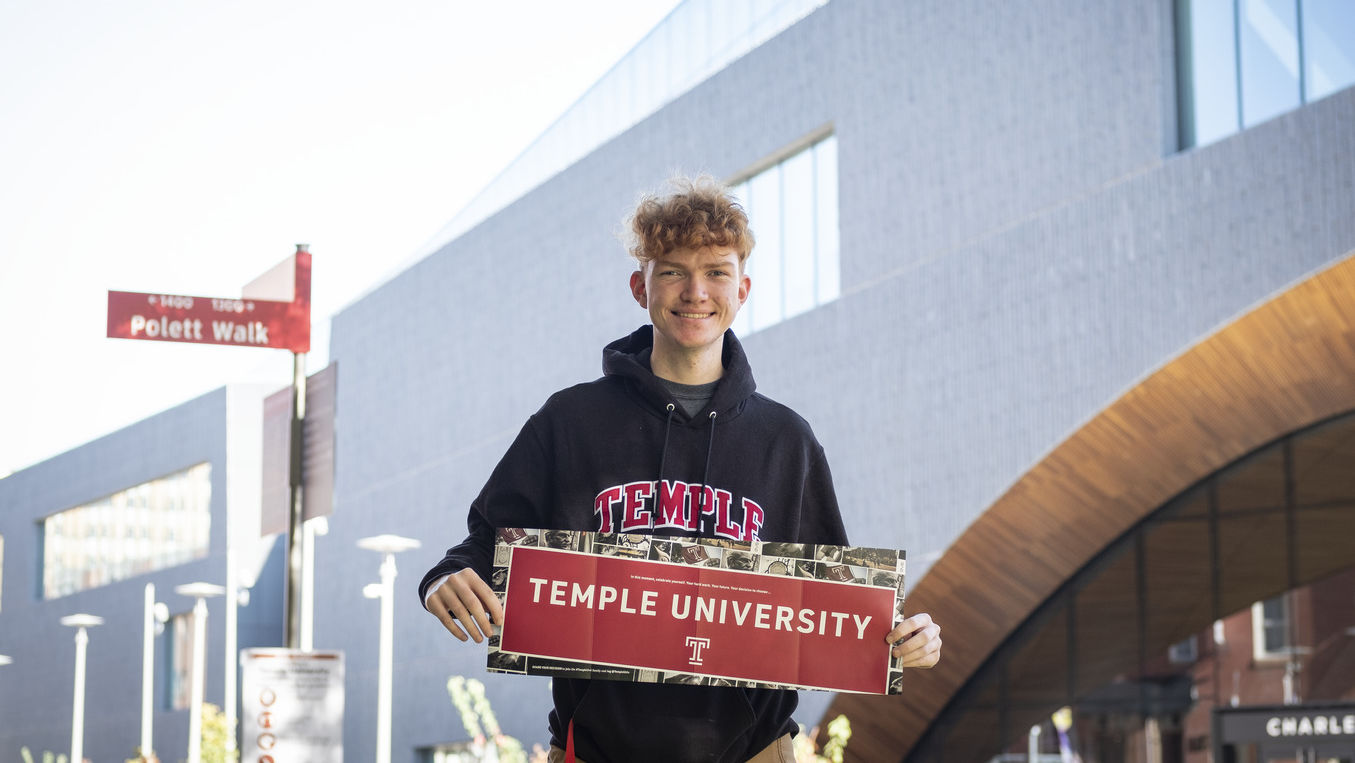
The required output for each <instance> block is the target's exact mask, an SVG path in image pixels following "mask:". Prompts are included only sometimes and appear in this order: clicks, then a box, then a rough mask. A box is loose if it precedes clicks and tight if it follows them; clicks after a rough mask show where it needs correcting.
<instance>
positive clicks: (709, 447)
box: [701, 411, 715, 514]
mask: <svg viewBox="0 0 1355 763" xmlns="http://www.w3.org/2000/svg"><path fill="white" fill-rule="evenodd" d="M713 450H715V411H711V412H710V439H709V440H707V441H706V468H705V470H703V471H702V472H701V513H702V514H705V513H706V484H707V483H708V482H709V480H710V454H711V451H713Z"/></svg>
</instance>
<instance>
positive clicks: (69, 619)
mask: <svg viewBox="0 0 1355 763" xmlns="http://www.w3.org/2000/svg"><path fill="white" fill-rule="evenodd" d="M103 623H104V619H103V618H102V617H95V616H94V615H84V614H81V615H67V616H65V617H63V618H61V624H62V625H65V626H68V627H71V628H77V629H78V630H76V632H75V696H74V697H73V698H72V699H71V763H81V762H82V761H83V760H84V759H85V647H86V646H88V645H89V634H88V633H86V632H85V629H86V628H93V627H94V626H96V625H103Z"/></svg>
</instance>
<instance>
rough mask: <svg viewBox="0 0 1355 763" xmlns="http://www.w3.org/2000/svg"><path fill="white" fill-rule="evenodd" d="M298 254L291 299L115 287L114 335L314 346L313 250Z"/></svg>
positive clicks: (111, 303)
mask: <svg viewBox="0 0 1355 763" xmlns="http://www.w3.org/2000/svg"><path fill="white" fill-rule="evenodd" d="M293 256H294V257H295V258H296V276H295V277H296V281H295V283H296V286H295V292H296V294H295V296H294V297H293V299H292V301H291V302H275V301H271V300H262V299H241V298H234V297H226V298H221V297H189V296H184V295H180V294H148V293H142V292H132V291H109V292H108V336H110V337H113V338H115V339H148V340H151V341H157V342H188V343H191V344H225V345H234V346H236V347H273V348H278V349H284V350H291V351H292V352H297V353H302V352H308V351H309V350H310V345H311V322H310V307H311V305H310V269H311V268H310V265H311V256H310V253H309V252H298V253H297V254H295V255H293Z"/></svg>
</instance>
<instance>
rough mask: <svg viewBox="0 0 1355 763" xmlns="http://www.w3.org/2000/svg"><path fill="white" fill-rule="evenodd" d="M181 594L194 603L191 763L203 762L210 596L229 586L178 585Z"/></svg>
mask: <svg viewBox="0 0 1355 763" xmlns="http://www.w3.org/2000/svg"><path fill="white" fill-rule="evenodd" d="M174 592H175V593H177V594H179V595H180V596H191V597H193V598H194V599H196V600H197V601H195V602H194V603H193V685H192V688H193V697H192V699H191V700H190V704H189V707H188V763H202V694H203V683H204V680H205V676H206V673H207V670H206V667H207V599H208V597H211V596H220V595H222V594H223V593H225V592H226V588H225V586H219V585H214V584H212V583H186V584H184V585H181V586H175V588H174Z"/></svg>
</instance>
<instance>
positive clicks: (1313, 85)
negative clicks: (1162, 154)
mask: <svg viewBox="0 0 1355 763" xmlns="http://www.w3.org/2000/svg"><path fill="white" fill-rule="evenodd" d="M1177 37H1178V40H1177V46H1178V50H1179V51H1180V56H1179V57H1178V59H1179V61H1180V71H1179V72H1178V79H1179V81H1178V91H1179V92H1180V94H1181V108H1180V114H1181V135H1180V140H1181V147H1182V148H1189V147H1191V146H1202V145H1205V144H1208V143H1213V142H1214V141H1216V140H1219V139H1220V138H1224V137H1226V136H1228V135H1232V134H1233V133H1235V132H1237V131H1238V130H1241V129H1243V128H1245V127H1251V126H1252V125H1255V124H1258V123H1260V122H1263V121H1265V120H1267V119H1270V118H1271V117H1274V116H1277V115H1279V114H1283V113H1284V112H1286V111H1290V110H1293V109H1295V108H1298V107H1299V106H1300V105H1302V104H1304V103H1308V102H1310V101H1314V100H1317V99H1318V98H1322V97H1324V96H1326V95H1330V94H1331V93H1334V92H1336V91H1337V90H1340V89H1342V88H1345V87H1349V86H1350V85H1351V84H1353V83H1355V14H1353V13H1351V12H1350V4H1349V0H1178V3H1177Z"/></svg>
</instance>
